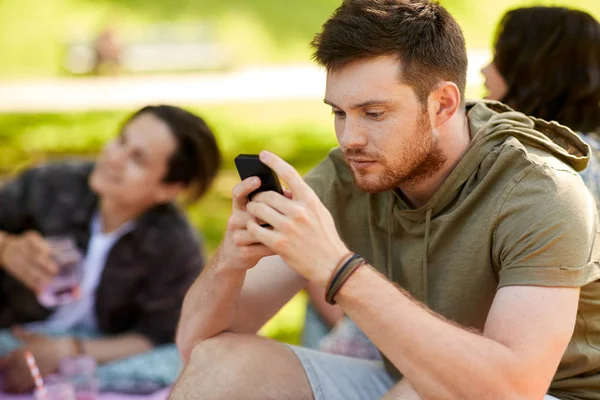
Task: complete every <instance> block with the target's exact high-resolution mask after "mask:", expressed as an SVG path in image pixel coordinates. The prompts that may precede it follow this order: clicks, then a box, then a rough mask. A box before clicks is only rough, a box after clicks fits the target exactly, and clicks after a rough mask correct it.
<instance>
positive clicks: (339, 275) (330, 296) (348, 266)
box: [325, 253, 366, 305]
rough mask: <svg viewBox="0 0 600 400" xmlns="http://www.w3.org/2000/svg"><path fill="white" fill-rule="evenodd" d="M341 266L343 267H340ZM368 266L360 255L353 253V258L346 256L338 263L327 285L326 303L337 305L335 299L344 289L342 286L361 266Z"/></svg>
mask: <svg viewBox="0 0 600 400" xmlns="http://www.w3.org/2000/svg"><path fill="white" fill-rule="evenodd" d="M340 264H341V266H339V265H340ZM363 264H366V260H365V259H364V258H362V257H361V256H360V255H358V254H355V253H353V254H352V256H350V257H349V256H344V257H343V258H342V260H340V262H339V263H338V267H336V270H335V272H334V273H333V274H332V277H331V279H330V281H329V284H328V285H327V291H326V292H325V301H327V303H329V304H332V305H333V304H335V300H334V297H335V295H336V294H337V293H338V292H339V291H340V289H341V288H342V285H343V284H344V283H345V282H346V281H347V280H348V278H349V277H350V275H352V273H353V272H354V271H356V270H357V269H358V268H359V267H360V266H361V265H363Z"/></svg>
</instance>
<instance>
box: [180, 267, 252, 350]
mask: <svg viewBox="0 0 600 400" xmlns="http://www.w3.org/2000/svg"><path fill="white" fill-rule="evenodd" d="M245 276H246V271H244V270H234V269H226V268H222V266H220V265H219V260H218V256H216V257H215V259H214V260H213V262H212V263H211V264H210V265H208V266H207V267H206V268H205V269H204V271H203V272H202V273H201V274H200V276H199V277H198V279H196V282H194V284H193V285H192V287H191V288H190V290H189V291H188V293H187V295H186V296H185V300H184V302H183V308H182V313H181V318H180V322H179V327H178V329H177V347H178V348H179V350H180V351H181V352H182V355H183V357H184V359H185V358H186V357H187V356H188V355H189V352H190V351H191V350H192V347H193V345H194V343H196V342H199V341H202V340H205V339H208V338H211V337H213V336H215V335H217V334H219V333H221V332H223V331H226V330H229V329H230V328H231V327H232V325H233V323H234V321H235V315H236V309H237V305H238V301H239V298H240V293H241V290H242V286H243V284H244V279H245Z"/></svg>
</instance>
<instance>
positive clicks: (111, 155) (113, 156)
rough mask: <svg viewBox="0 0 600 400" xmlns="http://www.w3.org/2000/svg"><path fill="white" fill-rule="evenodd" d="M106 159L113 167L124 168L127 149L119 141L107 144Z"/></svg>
mask: <svg viewBox="0 0 600 400" xmlns="http://www.w3.org/2000/svg"><path fill="white" fill-rule="evenodd" d="M105 154H106V161H107V162H108V164H109V165H110V167H111V168H122V167H123V166H124V165H125V161H126V160H127V149H126V148H124V147H123V146H121V145H119V144H118V143H111V144H110V145H108V146H107V148H106V151H105Z"/></svg>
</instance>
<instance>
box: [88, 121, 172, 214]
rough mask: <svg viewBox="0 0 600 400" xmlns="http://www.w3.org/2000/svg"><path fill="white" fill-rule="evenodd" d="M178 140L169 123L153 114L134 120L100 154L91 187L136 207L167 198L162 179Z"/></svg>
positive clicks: (116, 200)
mask: <svg viewBox="0 0 600 400" xmlns="http://www.w3.org/2000/svg"><path fill="white" fill-rule="evenodd" d="M176 148H177V142H176V141H175V138H174V136H173V134H172V133H171V130H170V129H169V127H168V126H167V124H166V123H164V122H163V121H161V120H160V119H158V118H157V117H155V116H154V115H152V114H150V113H145V114H141V115H139V116H137V117H135V118H134V119H133V120H131V121H130V122H129V123H127V125H125V127H124V128H123V130H122V131H121V133H120V134H119V136H117V138H115V139H114V140H112V141H110V142H109V143H108V144H107V145H106V146H105V147H104V150H103V151H102V153H101V154H100V156H99V157H98V160H97V163H96V167H95V168H94V171H93V173H92V175H91V176H90V186H91V187H92V189H93V190H94V191H95V192H96V193H98V195H99V196H101V197H104V198H106V199H110V200H111V201H114V202H117V203H120V204H123V205H125V206H128V207H133V208H142V209H143V208H146V207H149V206H152V205H154V204H156V203H160V202H163V201H165V200H166V198H165V193H167V192H168V187H169V184H167V183H164V182H163V181H162V180H163V178H164V176H165V175H166V173H167V170H168V162H169V159H170V157H171V155H172V154H173V152H174V151H175V150H176Z"/></svg>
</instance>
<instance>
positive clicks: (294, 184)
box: [260, 151, 315, 200]
mask: <svg viewBox="0 0 600 400" xmlns="http://www.w3.org/2000/svg"><path fill="white" fill-rule="evenodd" d="M260 161H262V162H263V163H265V164H266V165H267V166H269V167H270V168H271V169H272V170H273V171H275V173H276V174H277V175H279V176H280V177H281V179H283V180H284V181H285V182H286V183H287V185H288V187H289V188H290V190H291V191H292V193H294V198H295V199H297V200H307V199H309V198H312V197H313V196H315V193H314V192H313V191H312V189H311V188H310V186H308V185H307V184H306V182H304V179H303V178H302V176H301V175H300V174H299V173H298V171H296V170H295V169H294V167H292V166H291V165H290V164H288V163H287V162H285V161H284V160H283V159H282V158H280V157H279V156H277V155H275V154H273V153H271V152H269V151H261V152H260Z"/></svg>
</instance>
